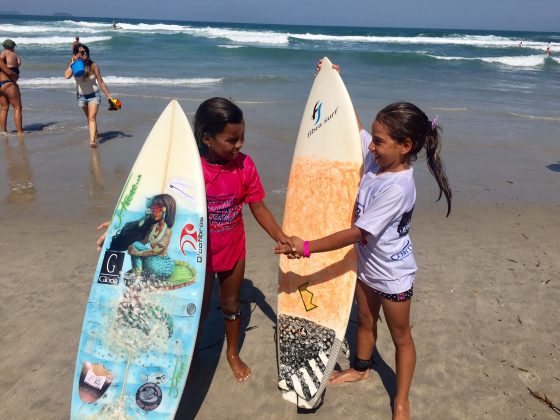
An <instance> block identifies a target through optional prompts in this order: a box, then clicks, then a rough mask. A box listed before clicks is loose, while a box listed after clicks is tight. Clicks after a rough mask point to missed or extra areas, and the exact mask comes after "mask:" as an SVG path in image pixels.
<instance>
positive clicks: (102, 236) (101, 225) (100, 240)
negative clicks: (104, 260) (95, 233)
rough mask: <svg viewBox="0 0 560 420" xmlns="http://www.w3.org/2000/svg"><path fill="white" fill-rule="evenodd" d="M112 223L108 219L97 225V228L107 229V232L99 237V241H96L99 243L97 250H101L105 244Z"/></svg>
mask: <svg viewBox="0 0 560 420" xmlns="http://www.w3.org/2000/svg"><path fill="white" fill-rule="evenodd" d="M110 224H111V222H110V221H109V220H107V221H105V222H103V223H101V224H100V225H99V226H97V230H101V229H105V232H103V234H102V235H101V236H100V237H99V238H97V241H96V242H95V243H96V245H97V252H99V251H101V247H102V246H103V242H105V238H106V237H107V229H108V228H109V225H110Z"/></svg>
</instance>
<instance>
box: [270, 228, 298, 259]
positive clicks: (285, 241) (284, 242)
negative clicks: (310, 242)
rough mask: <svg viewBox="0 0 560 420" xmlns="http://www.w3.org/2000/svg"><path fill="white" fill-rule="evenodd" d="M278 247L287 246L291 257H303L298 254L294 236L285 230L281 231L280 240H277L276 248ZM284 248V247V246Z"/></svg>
mask: <svg viewBox="0 0 560 420" xmlns="http://www.w3.org/2000/svg"><path fill="white" fill-rule="evenodd" d="M278 247H286V248H285V249H286V251H287V252H286V254H287V255H288V258H289V259H298V258H301V256H299V255H297V254H296V253H295V250H296V245H295V242H294V241H293V237H292V238H291V237H289V236H287V235H286V234H285V233H284V232H281V233H280V237H279V238H278V242H276V248H278ZM276 248H274V249H275V250H276ZM282 249H284V248H282Z"/></svg>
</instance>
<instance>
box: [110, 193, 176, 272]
mask: <svg viewBox="0 0 560 420" xmlns="http://www.w3.org/2000/svg"><path fill="white" fill-rule="evenodd" d="M175 208H176V205H175V199H174V198H173V197H172V196H170V195H169V194H159V195H156V196H154V197H152V198H151V199H150V200H149V201H148V204H147V208H146V215H145V216H144V217H143V218H142V219H140V220H136V221H133V222H129V223H127V224H126V225H125V226H124V227H123V228H122V229H121V230H120V231H118V232H117V234H116V235H115V236H113V239H112V241H111V245H110V247H109V248H110V249H112V250H114V251H124V250H128V254H129V255H130V259H131V263H132V273H131V274H134V275H135V277H140V276H141V277H142V278H143V279H144V280H145V281H163V280H165V279H167V278H168V277H169V276H170V275H171V274H172V273H173V269H174V268H175V262H174V261H173V259H172V258H171V257H169V256H168V255H167V248H168V247H169V241H170V239H171V233H172V230H171V228H172V227H173V224H174V223H175Z"/></svg>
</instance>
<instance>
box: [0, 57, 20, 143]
mask: <svg viewBox="0 0 560 420" xmlns="http://www.w3.org/2000/svg"><path fill="white" fill-rule="evenodd" d="M17 79H18V75H17V74H16V73H14V72H13V71H11V70H10V69H9V68H8V66H6V64H5V63H4V62H3V61H0V132H2V133H6V132H7V130H6V122H7V120H8V109H9V107H10V105H11V106H12V107H13V108H14V123H15V125H16V131H17V133H18V135H23V123H22V118H21V94H20V92H19V86H18V85H17V83H16V82H17Z"/></svg>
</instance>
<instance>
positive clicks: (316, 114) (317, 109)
mask: <svg viewBox="0 0 560 420" xmlns="http://www.w3.org/2000/svg"><path fill="white" fill-rule="evenodd" d="M322 106H323V102H322V101H321V100H319V101H317V102H316V103H315V106H314V107H313V115H311V119H312V120H313V121H314V123H313V126H314V127H317V124H319V121H320V120H321V107H322Z"/></svg>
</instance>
